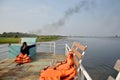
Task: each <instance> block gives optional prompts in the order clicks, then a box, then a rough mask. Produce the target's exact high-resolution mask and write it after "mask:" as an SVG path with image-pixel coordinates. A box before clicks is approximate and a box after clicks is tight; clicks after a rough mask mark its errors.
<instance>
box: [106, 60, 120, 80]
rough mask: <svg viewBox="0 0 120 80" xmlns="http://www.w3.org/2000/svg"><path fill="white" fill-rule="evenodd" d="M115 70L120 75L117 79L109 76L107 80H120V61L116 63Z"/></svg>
mask: <svg viewBox="0 0 120 80" xmlns="http://www.w3.org/2000/svg"><path fill="white" fill-rule="evenodd" d="M114 69H115V70H116V71H118V75H117V76H116V78H113V77H112V76H109V77H108V79H107V80H120V59H118V60H117V61H116V63H115V66H114Z"/></svg>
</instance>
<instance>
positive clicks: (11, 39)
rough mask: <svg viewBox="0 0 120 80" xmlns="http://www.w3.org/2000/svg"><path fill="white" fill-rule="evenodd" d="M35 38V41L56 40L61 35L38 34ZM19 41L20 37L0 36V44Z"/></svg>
mask: <svg viewBox="0 0 120 80" xmlns="http://www.w3.org/2000/svg"><path fill="white" fill-rule="evenodd" d="M21 38H22V37H21ZM28 38H29V37H28ZM36 38H37V42H47V41H54V40H58V39H61V38H62V37H61V36H38V37H36ZM19 41H20V38H15V37H0V44H4V43H19Z"/></svg>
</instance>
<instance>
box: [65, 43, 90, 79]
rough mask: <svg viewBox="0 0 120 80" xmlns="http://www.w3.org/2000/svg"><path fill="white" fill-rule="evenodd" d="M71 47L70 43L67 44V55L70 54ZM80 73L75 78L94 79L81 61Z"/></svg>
mask: <svg viewBox="0 0 120 80" xmlns="http://www.w3.org/2000/svg"><path fill="white" fill-rule="evenodd" d="M70 50H71V49H70V47H69V45H68V44H66V45H65V55H68V52H69V51H70ZM78 69H80V70H78V71H79V72H78V75H79V76H76V78H75V80H79V79H80V80H92V78H91V77H90V75H89V74H88V72H87V71H86V70H85V68H84V67H83V65H82V64H81V63H80V64H79V67H78Z"/></svg>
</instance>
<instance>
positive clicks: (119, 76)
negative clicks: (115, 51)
mask: <svg viewBox="0 0 120 80" xmlns="http://www.w3.org/2000/svg"><path fill="white" fill-rule="evenodd" d="M115 80H120V72H119V73H118V75H117V77H116V79H115Z"/></svg>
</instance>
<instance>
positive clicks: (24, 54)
mask: <svg viewBox="0 0 120 80" xmlns="http://www.w3.org/2000/svg"><path fill="white" fill-rule="evenodd" d="M35 46H36V45H30V46H27V43H26V42H23V44H22V46H21V49H20V54H19V55H18V56H16V58H15V62H16V63H17V65H21V64H24V63H28V62H31V58H30V56H29V49H30V48H32V47H35Z"/></svg>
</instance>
